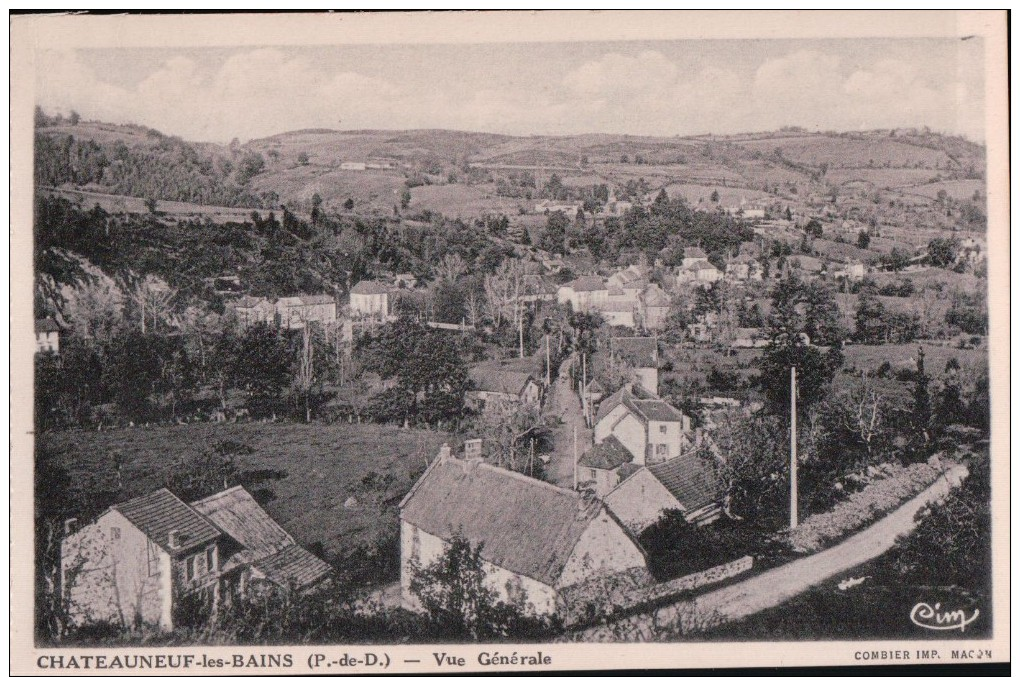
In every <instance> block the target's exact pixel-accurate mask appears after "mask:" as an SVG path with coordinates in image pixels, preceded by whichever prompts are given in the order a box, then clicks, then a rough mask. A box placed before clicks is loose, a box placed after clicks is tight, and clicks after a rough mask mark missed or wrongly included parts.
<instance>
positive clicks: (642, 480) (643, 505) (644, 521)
mask: <svg viewBox="0 0 1020 677" xmlns="http://www.w3.org/2000/svg"><path fill="white" fill-rule="evenodd" d="M603 500H605V502H606V505H608V506H609V509H610V510H612V511H613V514H615V515H616V516H617V517H619V518H620V521H621V522H623V523H624V524H626V525H627V527H628V528H629V529H630V530H631V531H633V532H634V533H636V534H639V533H641V532H642V531H643V530H644V529H646V528H647V527H648V526H650V525H651V524H654V523H655V522H656V521H657V520H658V519H659V516H660V515H661V514H662V511H663V510H671V509H679V508H680V507H681V506H680V502H679V501H677V500H676V498H675V497H674V496H673V494H671V493H669V492H668V491H667V490H666V487H664V486H662V483H661V482H659V480H657V479H655V476H654V475H652V473H651V472H650V471H649V470H648V469H647V468H641V469H640V470H638V471H637V472H636V473H634V474H633V475H631V476H630V477H628V478H627V479H625V480H624V481H623V482H620V484H619V485H617V487H616V488H615V489H613V491H611V492H610V493H609V494H607V495H606V497H605V499H603Z"/></svg>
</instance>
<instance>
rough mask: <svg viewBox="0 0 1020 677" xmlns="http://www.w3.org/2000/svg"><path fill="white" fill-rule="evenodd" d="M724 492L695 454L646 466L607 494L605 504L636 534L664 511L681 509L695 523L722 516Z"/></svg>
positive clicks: (713, 473)
mask: <svg viewBox="0 0 1020 677" xmlns="http://www.w3.org/2000/svg"><path fill="white" fill-rule="evenodd" d="M724 493H725V489H724V487H723V485H722V482H720V480H719V478H718V477H717V476H716V474H715V471H714V470H713V469H712V467H711V466H710V465H709V464H708V463H707V462H705V461H703V460H702V459H701V458H699V457H698V455H697V454H695V453H685V454H682V455H680V456H677V457H675V458H671V459H669V460H668V461H664V462H662V463H656V464H654V465H646V466H643V467H640V468H638V469H637V470H636V471H634V472H633V473H631V474H630V475H628V476H627V477H625V478H623V479H622V480H621V481H620V482H619V483H618V484H617V485H616V486H615V487H614V488H613V489H612V490H611V491H610V492H608V493H607V494H605V498H604V500H605V502H606V505H608V506H609V508H610V509H611V510H612V511H613V512H614V513H615V514H616V515H617V516H619V518H620V520H621V521H622V522H623V523H624V524H625V525H626V526H627V528H629V529H631V530H632V531H633V532H634V533H641V532H642V531H643V530H644V529H646V528H647V527H649V526H650V525H652V524H654V523H655V522H656V521H657V520H658V519H659V518H660V517H661V516H662V513H663V511H665V510H681V511H683V514H684V518H685V519H686V520H687V521H688V522H692V523H694V524H699V525H700V524H708V523H710V522H714V521H715V520H717V519H719V516H720V515H721V514H722V500H723V495H724Z"/></svg>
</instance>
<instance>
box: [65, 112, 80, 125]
mask: <svg viewBox="0 0 1020 677" xmlns="http://www.w3.org/2000/svg"><path fill="white" fill-rule="evenodd" d="M80 120H81V116H80V115H78V111H76V110H73V111H71V114H70V115H69V116H67V121H68V122H69V123H70V124H71V126H73V127H76V126H77V125H78V122H79V121H80Z"/></svg>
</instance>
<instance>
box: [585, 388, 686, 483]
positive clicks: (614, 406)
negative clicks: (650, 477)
mask: <svg viewBox="0 0 1020 677" xmlns="http://www.w3.org/2000/svg"><path fill="white" fill-rule="evenodd" d="M690 431H691V419H690V418H689V417H688V416H685V415H684V414H683V412H681V411H680V410H679V409H677V408H676V407H674V406H672V405H671V404H669V403H668V402H664V401H663V400H661V399H659V398H657V397H655V395H653V394H652V393H650V392H648V391H647V390H645V389H644V388H641V387H640V386H634V385H626V386H624V387H623V388H621V389H620V390H618V391H616V392H615V393H613V394H612V395H610V396H609V397H607V398H606V399H605V400H603V401H602V402H600V403H599V410H598V414H597V415H596V417H595V431H594V435H595V438H594V439H595V442H596V444H597V443H599V442H602V441H603V440H605V439H607V438H608V437H609V436H610V435H612V436H613V437H615V438H616V439H617V440H619V442H620V443H621V444H622V445H623V446H624V447H625V448H626V449H627V451H629V452H630V453H631V454H633V456H634V463H637V464H638V465H646V464H649V463H659V462H661V461H665V460H668V459H670V458H674V457H675V456H679V455H680V454H681V453H682V452H683V451H684V449H686V448H687V447H688V446H690V440H689V439H688V433H690Z"/></svg>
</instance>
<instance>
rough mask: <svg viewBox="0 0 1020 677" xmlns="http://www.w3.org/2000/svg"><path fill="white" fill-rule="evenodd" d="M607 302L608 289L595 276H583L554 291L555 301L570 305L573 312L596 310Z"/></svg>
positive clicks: (600, 279) (599, 278)
mask: <svg viewBox="0 0 1020 677" xmlns="http://www.w3.org/2000/svg"><path fill="white" fill-rule="evenodd" d="M608 300H609V289H608V288H607V287H606V284H605V282H603V281H602V278H601V277H598V276H597V275H584V276H582V277H579V278H577V279H576V280H574V281H573V282H570V283H568V284H565V285H562V286H560V288H559V289H558V290H557V291H556V301H557V302H558V303H560V304H565V303H569V304H571V306H572V307H573V309H574V312H588V311H592V310H598V309H599V308H601V307H602V306H604V305H605V303H606V302H607V301H608Z"/></svg>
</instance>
